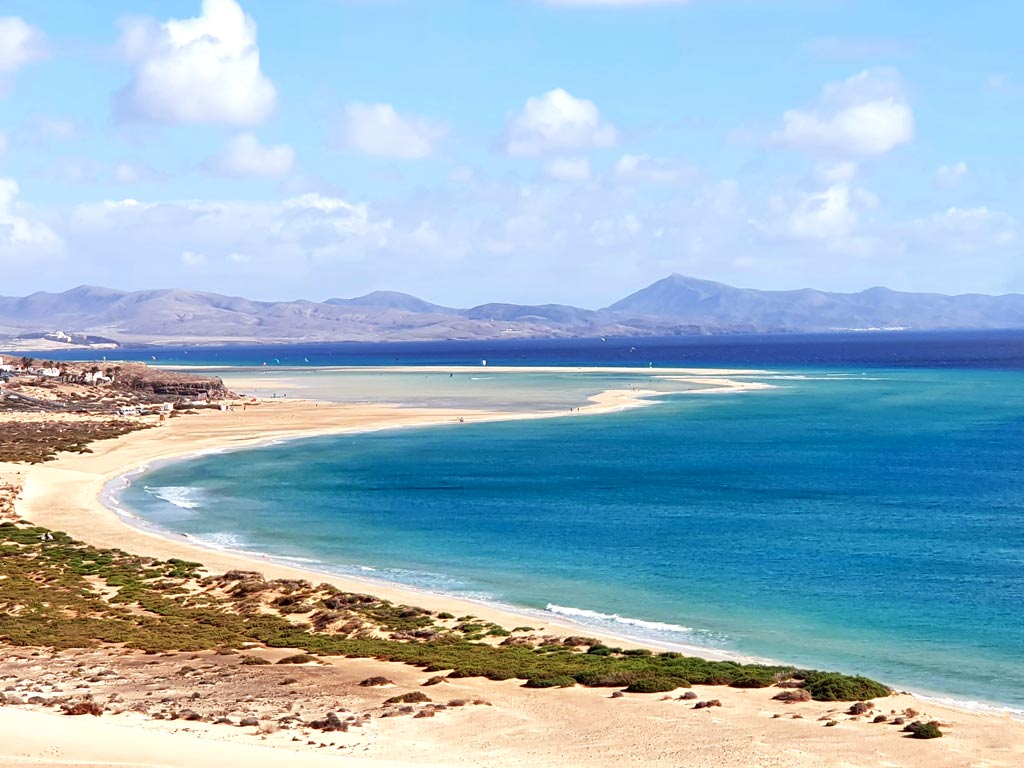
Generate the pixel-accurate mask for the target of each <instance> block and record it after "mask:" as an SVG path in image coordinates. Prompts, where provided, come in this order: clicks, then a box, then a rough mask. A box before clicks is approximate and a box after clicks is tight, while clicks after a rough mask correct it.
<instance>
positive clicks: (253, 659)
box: [242, 656, 270, 667]
mask: <svg viewBox="0 0 1024 768" xmlns="http://www.w3.org/2000/svg"><path fill="white" fill-rule="evenodd" d="M269 663H270V662H269V661H267V660H266V659H264V658H262V657H260V656H245V657H243V658H242V665H243V666H246V667H261V666H264V665H266V664H269Z"/></svg>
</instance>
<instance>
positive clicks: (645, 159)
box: [612, 154, 683, 182]
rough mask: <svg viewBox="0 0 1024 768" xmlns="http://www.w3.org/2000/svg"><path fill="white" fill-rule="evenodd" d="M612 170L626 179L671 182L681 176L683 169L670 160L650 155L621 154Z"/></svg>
mask: <svg viewBox="0 0 1024 768" xmlns="http://www.w3.org/2000/svg"><path fill="white" fill-rule="evenodd" d="M612 170H613V171H614V173H615V175H616V176H618V177H619V178H620V179H625V180H627V181H654V182H671V181H678V180H679V179H680V178H682V176H683V169H682V168H680V167H679V166H678V165H677V164H676V163H675V162H673V161H672V160H669V159H667V158H663V157H651V156H650V155H628V154H627V155H623V156H622V157H620V158H619V159H618V160H617V161H616V162H615V167H614V168H613V169H612Z"/></svg>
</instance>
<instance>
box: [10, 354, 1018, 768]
mask: <svg viewBox="0 0 1024 768" xmlns="http://www.w3.org/2000/svg"><path fill="white" fill-rule="evenodd" d="M474 370H476V369H474ZM495 370H497V369H495ZM572 370H574V371H575V370H580V369H572ZM634 370H635V369H634ZM644 373H649V372H648V371H646V370H645V371H644ZM658 373H660V372H658ZM752 373H754V372H748V371H709V370H703V369H701V370H694V371H692V372H682V374H681V372H680V371H679V370H678V369H673V370H672V371H671V374H673V375H674V376H679V377H680V378H681V379H682V380H685V381H687V382H688V383H690V384H694V385H699V386H702V387H703V386H706V387H707V390H706V393H718V392H726V391H742V390H755V389H759V388H763V387H766V386H767V385H764V384H760V383H758V382H752V381H736V380H734V379H730V378H729V376H731V375H744V376H745V375H749V374H752ZM236 386H237V385H236ZM652 394H660V393H656V392H653V391H649V390H635V391H634V390H613V391H609V392H604V393H602V394H600V395H596V396H594V397H593V398H591V400H590V402H589V403H587V404H583V405H581V408H580V410H579V412H578V413H573V414H572V415H568V414H565V413H564V412H559V413H545V414H523V413H511V412H509V413H502V412H490V411H478V410H476V411H469V410H467V411H461V410H460V411H452V410H441V409H414V408H401V407H398V406H392V405H375V404H359V405H347V404H330V403H316V402H310V401H300V400H290V399H289V400H274V401H262V402H259V403H255V404H248V405H247V406H246V407H245V408H244V409H243V408H242V407H241V406H240V405H239V406H238V407H236V408H235V409H234V410H229V411H215V410H208V411H202V412H200V413H198V414H195V415H190V416H187V417H181V418H175V419H171V420H170V421H169V422H168V423H167V424H166V425H165V426H161V427H157V428H154V429H149V430H144V431H140V432H135V433H132V434H129V435H125V436H123V437H120V438H117V439H114V440H107V441H103V442H100V443H95V444H93V445H92V446H91V447H92V451H93V452H92V453H87V454H70V455H69V454H62V455H61V456H60V457H59V458H58V460H56V461H53V462H49V463H46V464H40V465H33V466H26V465H20V464H0V481H3V482H11V483H15V484H17V485H20V486H21V488H22V491H21V496H20V498H19V499H18V501H17V505H16V510H17V512H18V514H20V515H21V516H22V517H23V518H25V519H27V520H30V521H31V522H33V523H35V524H37V525H40V526H44V527H46V528H50V529H53V530H59V531H65V532H67V533H69V534H70V535H72V536H73V537H75V538H77V539H81V540H83V541H85V542H88V543H89V544H92V545H95V546H99V547H111V548H113V547H116V548H120V549H123V550H126V551H128V552H132V553H135V554H141V555H148V556H153V557H159V558H165V559H166V558H173V557H177V558H183V559H190V560H197V561H200V562H202V563H204V565H205V566H206V567H207V568H208V569H209V570H210V571H211V572H213V573H222V572H225V571H229V570H232V569H254V570H259V571H261V572H263V573H264V574H265V575H266V576H267V577H268V578H293V579H294V578H305V579H310V580H312V581H314V583H317V582H322V581H327V582H329V583H333V584H335V585H336V586H337V587H339V588H340V589H343V590H347V591H357V592H360V591H361V592H372V593H373V594H374V595H377V596H378V597H381V598H384V599H387V600H391V601H393V602H395V603H402V604H409V605H418V606H422V607H424V608H427V609H430V610H432V611H451V612H453V613H472V614H474V615H476V616H479V617H480V618H482V619H485V620H487V621H493V622H495V623H498V624H502V625H506V626H509V625H514V624H515V623H518V622H520V621H521V619H522V617H521V616H520V615H517V614H514V613H507V612H503V611H501V610H497V609H494V608H488V607H486V606H483V605H481V604H477V603H468V602H466V601H461V600H457V599H455V598H450V597H446V596H441V595H433V594H427V593H422V592H417V591H415V590H411V589H405V588H401V587H397V586H392V585H380V584H371V583H369V582H364V581H361V580H356V579H350V578H342V577H338V576H333V575H332V576H325V575H323V574H315V573H309V572H306V571H303V570H300V569H297V568H293V567H290V566H285V565H282V564H280V563H275V562H273V561H270V560H264V559H261V558H252V557H243V556H241V555H237V554H233V553H228V552H223V551H217V550H211V549H205V548H200V547H197V546H195V545H194V544H193V543H192V542H190V541H189V540H188V539H187V538H185V537H181V539H180V540H178V539H176V538H170V537H161V536H157V535H155V534H152V533H149V532H147V531H144V530H141V529H138V528H135V527H132V526H129V525H127V524H126V523H124V522H123V521H122V520H121V519H120V518H119V517H118V516H117V515H115V514H114V513H113V512H111V511H110V510H109V509H107V508H106V507H105V506H103V504H102V503H101V502H100V500H99V497H100V494H101V492H102V490H103V488H104V486H105V485H106V484H107V483H108V482H110V481H111V480H113V479H114V478H116V477H118V476H120V475H123V474H125V473H126V472H130V471H132V470H135V469H138V468H141V467H145V466H147V465H149V464H151V463H153V462H156V461H163V460H168V459H173V458H178V457H184V456H189V455H194V454H197V453H201V452H205V451H219V450H232V449H238V448H244V447H249V446H255V445H259V444H264V443H267V442H269V441H274V440H283V439H292V438H299V437H312V436H320V435H330V434H344V433H346V432H358V431H367V430H378V429H388V428H399V427H413V426H428V425H436V424H458V423H459V420H460V419H461V420H463V421H464V422H466V423H472V422H479V421H493V420H510V419H522V418H539V417H547V418H551V417H560V418H576V417H577V416H579V417H582V416H586V415H597V414H601V413H608V412H613V411H617V410H621V409H625V408H633V407H642V406H644V405H647V404H649V402H650V401H648V400H645V399H644V397H646V396H649V395H652ZM701 394H702V393H694V396H701ZM8 418H13V417H8ZM2 424H3V421H2V418H0V428H2ZM579 630H580V628H579V627H578V626H574V625H572V624H569V623H559V622H547V623H546V624H545V626H544V631H546V632H550V633H555V634H558V633H562V634H571V633H574V632H579ZM587 634H590V635H594V634H595V633H594V632H591V631H589V630H588V631H587ZM615 640H616V643H617V644H618V645H624V646H626V645H628V643H625V642H622V641H621V640H620V639H617V638H616V639H615ZM692 652H693V653H700V652H701V651H699V649H693V651H692ZM274 653H280V654H281V655H283V654H285V653H287V651H286V650H281V651H275V652H274ZM179 656H180V654H179ZM190 656H192V657H193V658H195V659H197V661H193V662H191V663H192V664H194V665H199V663H200V662H203V663H205V664H206V665H207V667H208V669H209V670H210V671H209V675H210V676H211V679H212V676H213V675H214V673H215V671H216V667H217V665H218V664H222V663H225V662H222V661H220V660H218V659H217V658H215V657H214V655H213V654H212V653H204V654H191V655H190ZM138 658H139V654H133V653H129V652H120V651H79V652H68V651H65V652H62V653H61V654H53V655H52V656H51V657H49V660H48V659H47V657H46V655H45V654H44V657H43V658H42V659H40V658H39V657H33V656H32V655H31V651H30V649H11V648H3V649H0V678H2V679H4V680H8V681H10V680H12V679H15V678H16V679H18V680H19V681H20V682H19V683H18V686H20V687H19V688H18V690H19V691H22V692H25V693H26V694H28V693H30V692H31V691H32V690H34V688H33V686H36V687H40V690H43V689H44V688H45V690H53V689H54V687H55V686H57V685H61V686H67V684H68V680H69V679H70V677H71V673H70V672H69V673H68V677H67V678H61V677H60V675H62V674H63V672H62V670H63V669H64V665H65V662H67V665H66V666H67V667H68V668H69V669H71V668H74V667H75V665H78V666H83V665H88V664H94V665H101V664H104V663H106V664H108V665H109V666H111V667H112V668H113V669H115V670H116V671H117V677H118V679H121V680H122V681H128V682H123V683H122V685H123V686H124V689H123V690H117V691H114V689H113V688H111V685H112V683H107V682H104V681H103V680H102V676H97V678H98V679H97V682H95V683H92V684H90V685H92V686H93V687H92V689H90V690H93V691H94V693H95V694H96V695H97V696H99V695H103V696H109V695H110V694H111V693H112V692H116V693H117V694H118V696H119V697H122V698H124V697H127V698H129V699H130V697H131V692H132V691H135V690H136V689H137V688H138V686H137V685H134V686H133V685H132V684H130V681H131V680H132V679H133V678H132V674H133V672H132V670H133V669H134V665H137V664H139V663H141V662H139V660H138ZM178 662H179V659H178V657H177V656H176V657H175V658H174V660H173V663H175V664H177V663H178ZM167 663H168V664H170V663H171V661H168V662H167ZM274 669H275V670H276V669H277V667H275V668H274ZM296 672H297V674H298V675H300V676H302V677H303V679H302V680H300V681H299V683H300V684H301V683H307V682H308V686H307V687H309V688H310V689H314V688H316V686H318V685H321V682H319V681H320V680H321V677H320V676H321V675H326V674H330V675H333V677H331V678H330V679H331V681H332V683H331V684H332V685H336V686H337V690H336V692H334V693H332V695H333V696H334V697H335V699H336V700H337V702H336V705H345V706H346V707H347V708H348V709H352V710H353V711H355V710H356V709H357V708H363V709H365V710H366V711H370V710H371V709H372V708H373V707H377V706H379V703H380V700H381V699H383V698H384V693H383V692H380V693H372V694H368V693H366V691H365V690H364V691H360V690H359V689H358V688H357V682H358V681H359V680H360V679H363V678H366V677H368V676H371V675H374V674H380V675H384V676H386V677H388V678H389V679H391V680H393V681H394V683H395V685H396V686H397V687H399V688H402V689H403V690H407V689H409V688H410V687H415V686H420V685H422V683H423V681H424V679H425V678H426V677H427V676H428V675H426V674H425V673H424V672H423V671H422V670H420V669H417V668H415V667H410V666H406V665H400V664H394V663H388V662H381V661H375V660H372V659H331V660H330V661H329V662H326V663H324V664H321V665H316V666H308V667H307V666H303V667H302V668H300V669H298V670H296ZM167 674H168V679H170V676H169V675H170V673H167ZM58 678H59V679H58ZM12 687H16V686H12ZM186 687H187V686H185V685H184V683H181V682H180V681H179V682H169V683H167V690H168V691H170V693H169V694H168V696H170V697H173V696H174V695H184V693H185V692H186ZM443 687H444V688H445V689H446V690H445V691H444V693H445V695H446V696H447V697H451V698H456V697H457V698H461V699H467V700H472V699H482V700H486V702H487V706H475V707H470V708H459V709H458V711H454V710H449V711H445V712H441V713H439V714H438V716H436V717H430V718H422V719H421V718H400V717H395V718H379V719H373V720H372V721H370V724H369V725H367V726H366V727H365V728H363V729H360V731H359V732H358V734H351V733H346V734H338V736H337V737H336V738H335V737H334V735H333V734H332V738H331V739H330V742H332V743H331V744H327V743H326V742H325V740H324V738H323V737H316V738H313V739H312V741H310V740H308V739H305V738H303V739H301V740H298V739H297V737H296V736H294V735H293V734H292V733H287V734H286V733H284V732H278V731H275V730H273V729H271V730H269V731H268V729H265V728H241V727H239V728H223V727H222V728H216V727H213V726H209V725H206V724H204V723H195V724H193V723H183V722H182V721H180V720H174V721H168V720H160V719H156V720H154V719H151V718H146V717H143V716H142V715H140V714H138V713H137V712H132V711H125V712H124V713H123V714H119V715H116V716H115V717H103V718H100V719H95V718H91V717H89V718H82V717H77V718H71V717H60V716H59V715H56V714H54V713H53V712H51V711H47V710H44V709H42V708H41V707H38V706H36V707H34V706H31V705H28V704H26V705H24V706H18V707H12V706H5V707H0V763H2V764H3V765H11V766H66V765H89V766H115V765H116V766H176V767H181V768H184V767H185V766H190V767H194V766H214V765H216V766H224V765H252V766H264V765H266V766H270V765H272V764H273V765H280V764H287V765H296V766H306V765H309V766H319V765H326V764H327V763H328V761H333V762H334V763H336V762H337V758H338V756H339V754H344V755H345V756H346V759H347V760H348V761H349V762H351V763H354V764H365V765H367V766H380V767H381V768H383V767H385V766H398V765H417V766H442V765H489V766H544V765H559V766H567V765H568V766H577V765H579V766H602V765H609V766H610V765H613V764H614V765H657V766H678V765H694V766H704V765H706V766H737V767H738V766H774V765H778V766H836V767H837V768H838V767H840V766H843V767H844V768H845V767H849V766H864V767H865V768H866V767H867V766H879V765H887V766H922V767H923V766H926V765H927V766H929V768H934V767H936V766H938V767H942V766H968V765H969V766H992V767H997V766H1007V767H1009V766H1018V765H1021V764H1024V723H1022V722H1020V721H1016V720H1012V719H1010V718H1009V717H1008V716H1004V715H998V714H991V713H976V712H969V711H965V710H960V709H953V708H949V707H944V706H940V705H937V704H934V703H931V702H926V701H923V700H921V699H918V698H915V697H912V696H910V695H906V694H902V695H898V696H893V697H889V698H886V699H884V700H879V701H877V702H875V707H876V709H875V710H874V712H877V713H881V714H885V715H887V716H891V715H895V714H897V713H902V712H904V711H905V710H907V709H911V710H914V711H915V713H916V714H915V717H919V718H921V719H929V720H930V719H934V720H938V721H939V722H940V723H942V727H943V730H944V732H945V736H944V738H942V739H936V740H931V741H917V740H913V739H909V738H906V737H905V735H904V734H902V733H900V732H899V729H898V728H895V727H893V726H892V725H889V724H885V723H882V724H875V723H872V722H871V719H870V718H868V717H861V716H852V715H848V714H846V710H847V709H848V706H849V705H846V704H837V703H825V702H801V703H796V704H783V703H781V702H778V701H773V700H772V698H771V697H772V696H773V695H774V694H776V693H778V690H777V689H751V690H747V689H732V688H725V687H720V686H715V687H713V688H705V689H703V690H701V689H696V690H695V693H696V694H697V695H698V697H699V698H700V699H710V698H714V699H718V700H720V701H721V706H720V707H714V708H708V709H702V710H694V709H693V708H692V706H691V703H688V702H684V701H681V700H679V699H678V697H677V696H672V697H669V699H668V700H665V697H664V696H662V695H660V694H627V695H625V696H623V697H619V698H612V697H611V696H610V695H609V693H610V692H609V691H608V690H607V689H589V688H582V687H577V688H571V689H564V690H528V689H524V688H522V686H521V682H518V681H514V680H510V681H505V682H490V681H487V680H483V679H477V678H467V679H459V680H452V681H449V682H448V683H446V684H445V685H444V686H443ZM204 690H206V689H204ZM430 690H433V689H430ZM680 693H681V692H680ZM203 695H204V696H205V695H206V694H205V693H204V694H203ZM374 696H376V699H375V698H374ZM258 702H259V699H258V697H257V702H256V703H258ZM253 706H254V707H255V706H256V704H253ZM829 722H834V723H835V724H834V725H832V726H829V725H827V724H828V723H829ZM313 741H315V742H316V743H312V742H313ZM281 750H289V752H287V753H283V752H282V751H281ZM339 750H340V751H339Z"/></svg>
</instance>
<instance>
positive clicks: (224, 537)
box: [193, 531, 246, 552]
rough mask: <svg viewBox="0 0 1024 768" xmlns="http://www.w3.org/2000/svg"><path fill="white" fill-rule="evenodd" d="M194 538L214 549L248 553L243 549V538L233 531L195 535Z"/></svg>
mask: <svg viewBox="0 0 1024 768" xmlns="http://www.w3.org/2000/svg"><path fill="white" fill-rule="evenodd" d="M193 538H195V539H196V540H198V541H199V542H201V543H202V544H203V545H205V546H207V547H212V548H213V549H233V550H241V551H242V552H245V551H246V550H245V549H244V548H243V542H242V538H241V537H240V536H239V535H238V534H237V533H232V532H231V531H218V532H215V533H204V534H200V535H196V534H193Z"/></svg>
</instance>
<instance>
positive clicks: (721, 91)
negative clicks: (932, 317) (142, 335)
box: [0, 0, 1024, 307]
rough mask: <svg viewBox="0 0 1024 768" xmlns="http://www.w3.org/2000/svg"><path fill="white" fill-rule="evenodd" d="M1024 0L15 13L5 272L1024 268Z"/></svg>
mask: <svg viewBox="0 0 1024 768" xmlns="http://www.w3.org/2000/svg"><path fill="white" fill-rule="evenodd" d="M1022 26H1024V7H1022V6H1021V5H1020V4H1019V3H1015V2H1010V1H1009V0H994V1H993V2H988V3H984V4H981V5H975V6H972V7H970V8H968V6H966V5H965V4H962V3H924V2H916V1H911V2H904V3H893V2H891V0H889V2H875V1H874V0H864V1H858V0H689V2H676V1H674V0H660V1H646V0H296V1H295V2H289V3H282V2H278V1H277V0H205V1H204V0H173V1H171V0H160V2H155V1H154V0H104V2H101V3H79V2H72V1H71V0H65V1H64V2H53V3H45V4H44V3H38V2H35V1H33V0H5V2H4V3H3V6H2V8H0V267H2V269H0V294H4V295H20V294H24V293H29V292H32V291H35V290H63V289H66V288H69V287H72V286H74V285H78V284H80V283H90V284H101V285H107V286H112V287H118V288H125V289H138V288H149V287H182V288H196V289H205V290H213V291H218V292H224V293H231V294H240V295H247V296H250V297H253V298H264V299H288V298H298V297H303V298H312V299H323V298H327V297H330V296H353V295H358V294H361V293H365V292H368V291H370V290H374V289H392V290H403V291H408V292H411V293H415V294H417V295H421V296H423V297H424V298H427V299H429V300H431V301H437V302H440V303H445V304H450V305H471V304H475V303H479V302H482V301H514V302H565V303H575V304H579V305H582V306H590V307H598V306H604V305H606V304H608V303H611V302H612V301H614V300H616V299H618V298H620V297H621V296H622V295H624V294H626V293H629V292H631V291H633V290H636V289H638V288H640V287H642V286H644V285H646V284H647V283H649V282H652V281H653V280H656V279H658V278H660V277H663V276H665V275H666V274H669V273H671V272H681V273H684V274H690V275H693V276H696V277H702V278H707V279H713V280H721V281H723V282H729V283H732V284H736V285H741V286H748V287H758V288H772V289H774V288H795V287H807V286H810V287H818V288H823V289H830V290H850V291H852V290H861V289H864V288H868V287H871V286H874V285H878V284H884V285H888V286H890V287H893V288H898V289H903V290H930V291H941V292H950V293H960V292H974V291H977V292H986V293H1004V292H1008V291H1024V259H1022V255H1024V253H1022V242H1024V231H1022V224H1021V221H1022V217H1024V203H1022V199H1024V198H1022V195H1021V189H1022V188H1024V155H1022V153H1021V152H1020V151H1019V144H1020V142H1021V140H1022V138H1024V131H1022V127H1024V57H1021V56H1020V55H1019V50H1018V41H1017V39H1016V38H1017V31H1018V30H1019V29H1020V28H1022Z"/></svg>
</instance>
